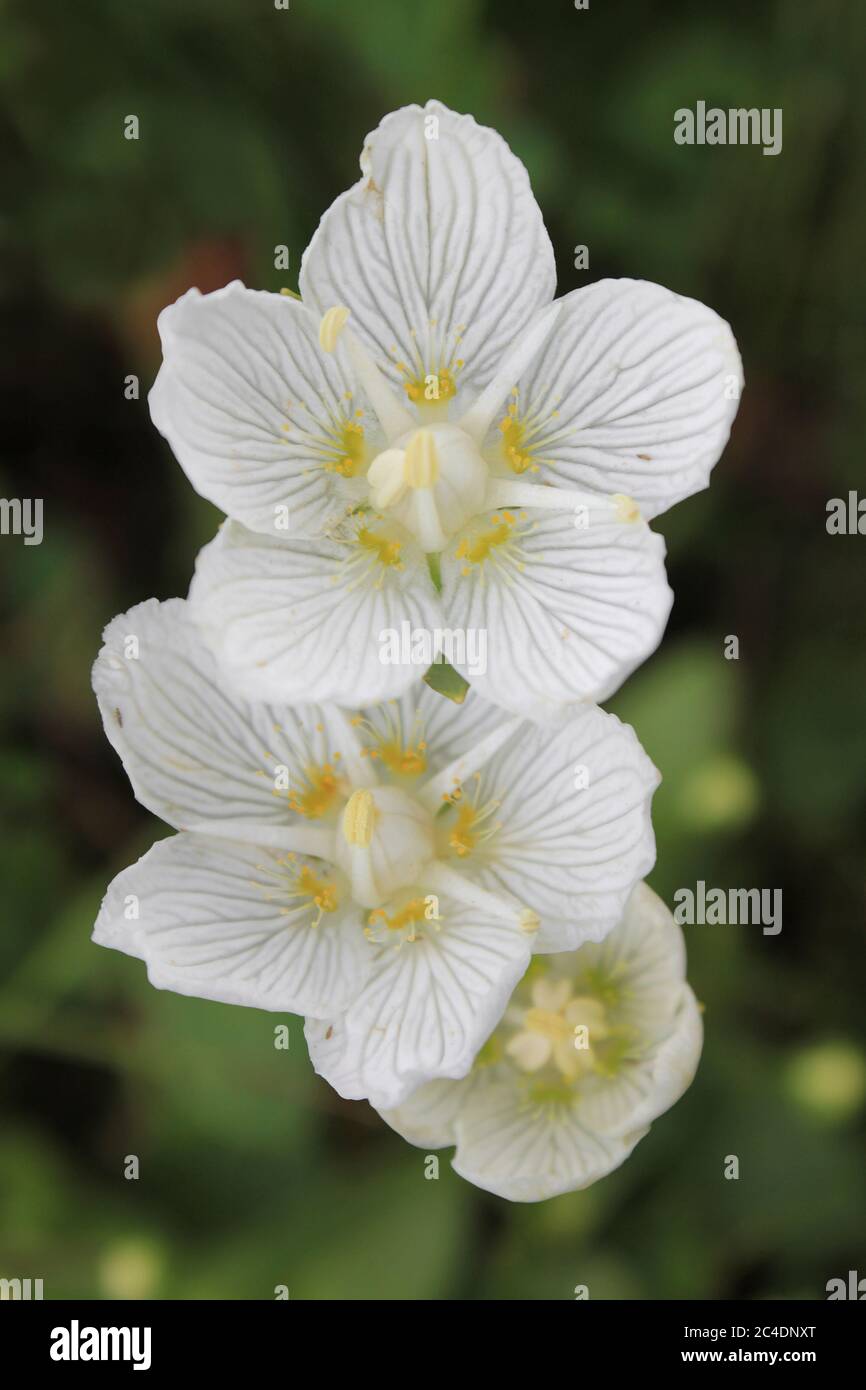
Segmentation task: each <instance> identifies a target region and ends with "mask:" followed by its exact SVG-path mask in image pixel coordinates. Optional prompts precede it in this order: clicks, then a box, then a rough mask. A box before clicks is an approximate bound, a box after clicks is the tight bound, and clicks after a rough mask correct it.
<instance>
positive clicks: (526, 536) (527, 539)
mask: <svg viewBox="0 0 866 1390" xmlns="http://www.w3.org/2000/svg"><path fill="white" fill-rule="evenodd" d="M524 515H525V517H526V518H527V519H526V520H524V521H521V522H519V523H518V525H517V526H516V527H515V534H514V536H513V538H511V539H509V540H507V541H506V542H505V543H504V544H503V545H502V546H501V548H499V549H498V550H494V552H493V553H492V554H491V555H490V556H489V557H488V558H487V559H485V560H482V562H481V563H480V564H471V563H467V562H466V560H465V558H463V557H461V556H459V555H458V554H457V550H458V548H459V546H460V544H461V541H462V540H463V539H465V535H464V536H463V537H458V538H457V540H456V542H455V543H453V544H452V545H451V547H450V548H449V549H448V550H447V551H446V552H444V553H443V556H442V601H443V604H444V607H445V612H446V615H447V620H448V624H449V626H451V627H455V628H463V629H464V630H466V631H469V630H473V631H475V632H486V634H487V670H486V672H483V673H478V672H477V671H476V673H474V674H471V679H472V683H473V685H474V686H475V688H476V690H477V691H478V693H479V695H482V696H483V697H484V698H485V699H487V700H491V701H493V702H494V703H496V704H499V705H503V706H504V707H505V708H506V709H511V710H514V711H515V712H516V713H518V714H532V713H534V712H536V711H537V710H539V709H550V710H552V709H555V708H556V707H557V706H560V705H562V704H564V703H567V702H569V701H571V700H599V701H600V700H605V699H607V698H608V696H610V695H612V694H613V693H614V691H615V690H617V689H618V688H619V686H620V685H621V684H622V682H623V681H624V680H625V678H626V677H627V676H628V675H630V674H631V672H632V671H633V670H634V669H635V667H636V666H639V665H640V663H641V662H642V661H644V660H645V659H646V657H648V656H649V655H650V653H651V652H652V651H654V650H655V648H656V646H657V645H658V642H659V640H660V638H661V635H662V633H663V631H664V627H665V623H666V622H667V619H668V614H669V612H670V607H671V602H672V599H673V595H672V594H671V591H670V589H669V588H668V585H667V581H666V578H665V570H664V553H665V552H664V542H663V540H662V538H661V537H660V536H656V535H654V534H653V532H652V531H650V529H649V527H648V526H646V525H645V523H643V522H640V521H637V522H632V523H629V524H624V523H616V522H610V523H605V522H601V521H598V522H595V523H593V524H592V525H590V526H588V527H587V528H586V529H579V528H578V527H576V526H575V525H574V518H573V517H572V515H571V514H570V513H569V512H565V513H561V512H549V511H531V512H526V513H525V514H524ZM495 524H496V521H495V515H494V516H493V517H491V518H486V519H482V520H480V521H479V523H478V525H479V526H480V527H481V532H479V531H478V530H477V529H476V530H474V531H472V532H471V534H472V535H478V534H480V533H483V530H484V528H486V527H488V526H491V525H495ZM466 534H470V533H466ZM457 665H458V669H459V670H460V671H461V674H462V675H464V676H467V677H469V676H470V672H469V668H468V667H467V666H466V665H465V664H461V663H457Z"/></svg>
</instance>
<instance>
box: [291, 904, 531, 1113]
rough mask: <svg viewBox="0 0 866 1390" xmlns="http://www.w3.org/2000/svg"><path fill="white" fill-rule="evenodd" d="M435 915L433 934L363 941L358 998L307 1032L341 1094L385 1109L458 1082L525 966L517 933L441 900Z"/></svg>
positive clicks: (319, 1064) (428, 930)
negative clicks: (365, 965) (365, 967)
mask: <svg viewBox="0 0 866 1390" xmlns="http://www.w3.org/2000/svg"><path fill="white" fill-rule="evenodd" d="M421 895H422V896H423V892H422V893H421ZM439 909H440V912H441V916H442V920H441V922H440V924H439V925H440V928H441V930H439V931H438V932H437V931H434V930H433V929H432V927H433V924H432V923H431V924H430V927H427V926H426V925H425V927H424V929H423V933H422V935H421V936H420V938H419V939H418V940H416V941H414V942H410V941H404V942H403V943H402V944H400V945H397V946H395V945H391V944H390V943H389V944H387V945H384V946H375V945H372V944H371V947H370V950H371V957H372V965H371V971H370V974H369V977H368V979H367V983H366V984H365V986H364V988H363V990H362V991H361V993H360V994H359V995H358V997H357V998H356V999H355V1000H354V1002H353V1003H352V1004H351V1005H350V1007H349V1008H348V1010H347V1011H346V1013H345V1014H343V1016H342V1017H340V1018H334V1019H333V1020H332V1022H331V1023H330V1024H329V1025H328V1029H329V1030H330V1034H329V1036H328V1037H327V1038H325V1037H324V1036H323V1033H322V1029H321V1028H318V1029H316V1030H311V1031H309V1032H308V1034H307V1040H308V1042H309V1045H310V1056H311V1058H312V1061H313V1066H314V1067H315V1068H316V1071H318V1072H319V1073H320V1074H321V1075H322V1076H324V1077H325V1079H326V1080H327V1081H329V1082H330V1083H331V1085H332V1086H334V1087H335V1089H336V1090H338V1091H339V1092H340V1094H341V1095H344V1096H347V1097H348V1098H349V1099H358V1098H359V1097H360V1096H366V1097H367V1098H368V1099H369V1100H370V1102H371V1104H373V1105H374V1106H375V1107H376V1108H377V1109H380V1110H390V1109H392V1108H394V1107H395V1106H399V1105H402V1103H403V1102H404V1101H405V1099H406V1097H407V1096H409V1095H410V1094H411V1093H412V1091H413V1090H414V1089H415V1088H416V1087H417V1086H419V1085H421V1084H422V1082H425V1081H430V1080H433V1079H434V1078H437V1077H443V1078H444V1077H449V1078H452V1079H458V1078H460V1077H463V1076H465V1075H466V1074H467V1072H468V1071H469V1069H470V1067H471V1066H472V1063H473V1060H474V1058H475V1055H476V1053H477V1052H478V1049H479V1047H480V1046H481V1044H482V1043H483V1042H484V1040H485V1039H486V1038H487V1036H488V1035H489V1033H490V1032H491V1031H492V1029H493V1028H494V1027H495V1025H496V1024H497V1023H498V1021H499V1019H500V1017H501V1016H502V1012H503V1010H504V1008H505V1005H506V1003H507V1001H508V998H509V996H510V994H511V991H512V989H513V988H514V986H515V985H516V983H517V981H518V980H519V979H520V977H521V976H522V974H523V973H524V971H525V970H526V967H527V964H528V961H529V941H528V938H527V936H526V934H525V933H524V932H522V931H521V930H520V928H519V927H518V926H517V925H516V922H515V923H514V924H510V923H508V922H506V921H504V920H502V919H499V918H494V917H487V916H485V914H484V913H482V912H480V911H478V910H477V909H473V908H466V907H462V906H460V905H459V904H456V903H454V902H452V901H450V900H449V899H447V898H445V897H442V898H440V902H439ZM325 1031H326V1032H327V1031H328V1030H325Z"/></svg>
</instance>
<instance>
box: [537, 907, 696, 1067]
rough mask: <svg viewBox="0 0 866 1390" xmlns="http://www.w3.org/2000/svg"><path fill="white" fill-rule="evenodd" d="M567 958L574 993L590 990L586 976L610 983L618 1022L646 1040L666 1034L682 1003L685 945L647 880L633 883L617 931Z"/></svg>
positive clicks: (612, 1002)
mask: <svg viewBox="0 0 866 1390" xmlns="http://www.w3.org/2000/svg"><path fill="white" fill-rule="evenodd" d="M564 960H565V961H567V963H568V975H569V978H571V979H572V980H573V981H574V989H575V993H576V994H583V993H585V992H586V990H585V989H584V987H583V986H582V983H581V981H582V980H586V981H590V980H592V979H595V980H603V981H604V982H605V983H606V984H607V986H608V988H609V989H610V990H611V991H612V995H611V1003H610V1009H611V1013H612V1016H613V1018H614V1020H615V1023H616V1025H617V1026H624V1027H626V1028H627V1029H629V1030H633V1031H634V1032H635V1033H637V1034H638V1035H639V1036H640V1037H641V1038H643V1039H646V1040H650V1039H653V1038H656V1039H662V1038H665V1037H667V1036H668V1034H669V1033H670V1031H671V1029H672V1027H673V1023H674V1019H675V1017H676V1015H677V1012H678V1010H679V1008H680V997H681V993H682V986H683V981H684V980H685V974H686V947H685V941H684V939H683V933H682V930H681V928H680V927H679V926H678V925H677V923H676V922H675V921H674V919H673V915H672V914H671V912H670V910H669V908H668V907H667V906H666V904H665V903H663V902H662V900H661V898H659V897H658V896H657V895H656V894H655V893H654V892H653V891H652V889H651V888H650V887H648V885H647V884H646V883H638V884H637V886H636V887H635V889H634V892H633V893H632V894H631V896H630V897H629V899H628V902H627V903H626V906H625V911H624V913H623V915H622V920H621V921H620V922H619V923H618V924H617V927H616V930H615V931H612V932H610V933H609V934H608V935H607V936H606V937H605V938H604V940H603V941H600V942H592V941H590V942H587V943H586V945H585V946H583V947H582V949H581V952H580V955H579V956H578V957H576V958H575V957H565V958H564ZM575 969H576V970H577V974H576V975H575Z"/></svg>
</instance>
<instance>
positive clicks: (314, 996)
mask: <svg viewBox="0 0 866 1390" xmlns="http://www.w3.org/2000/svg"><path fill="white" fill-rule="evenodd" d="M301 863H302V861H300V860H295V861H292V862H291V863H287V861H286V860H285V859H284V858H281V857H280V856H279V855H278V854H275V853H274V852H273V851H270V850H267V849H256V848H253V847H251V846H248V845H242V844H237V843H235V842H233V841H231V840H212V839H208V838H207V837H205V836H200V835H186V834H180V835H172V836H170V837H169V839H167V840H160V841H158V843H157V844H155V845H154V846H153V849H151V850H149V851H148V853H147V854H145V855H144V857H143V858H142V859H139V861H138V863H137V864H134V865H132V867H131V868H129V869H125V870H124V871H123V873H121V874H119V875H118V877H117V878H116V879H115V880H114V882H113V883H112V884H111V886H110V887H109V889H108V892H107V894H106V896H105V900H104V902H103V904H102V907H101V909H100V913H99V917H98V918H97V921H96V926H95V927H94V931H93V939H94V941H96V942H97V943H98V944H99V945H102V946H110V947H112V948H113V949H115V950H120V951H125V952H126V953H127V954H128V955H133V956H138V957H140V958H141V959H142V960H144V961H145V962H146V964H147V974H148V979H149V980H150V982H151V984H152V985H154V986H155V987H156V988H157V989H170V990H173V991H174V992H175V993H176V994H190V995H195V996H197V997H198V998H200V999H216V1000H219V1001H221V1002H222V1003H225V1004H246V1005H249V1006H251V1007H253V1008H257V1009H275V1010H279V1011H286V1012H290V1013H297V1014H313V1015H322V1014H325V1013H329V1012H331V1011H333V1010H335V1009H340V1008H344V1007H345V1006H346V1005H347V1004H348V1003H349V1002H350V1000H351V999H352V998H353V997H354V995H355V993H356V992H357V991H358V990H359V989H360V988H361V987H362V985H363V981H364V975H365V971H366V970H367V968H368V966H369V951H368V949H367V943H366V941H365V939H364V935H363V920H362V916H361V914H360V913H359V912H358V910H357V908H355V907H354V905H353V904H352V903H351V901H350V900H349V899H348V898H347V897H346V896H345V895H341V902H340V905H339V906H338V907H337V909H336V910H335V911H333V912H326V913H324V914H323V915H322V917H321V921H320V922H319V924H318V925H317V926H314V925H313V921H314V918H315V913H314V912H313V911H312V910H311V909H310V908H309V906H307V907H304V905H303V904H302V903H299V901H298V900H297V899H293V898H289V897H288V896H287V891H288V890H290V888H291V880H292V878H293V876H294V874H295V873H296V871H297V869H298V868H299V867H300V866H301ZM314 867H315V872H316V874H317V875H318V876H320V878H322V879H324V880H326V881H330V880H331V879H332V878H333V871H332V870H331V869H329V867H328V866H327V865H323V864H320V863H319V864H316V865H315V866H314ZM134 911H135V912H137V913H138V916H137V918H133V919H132V920H128V918H129V914H130V912H134Z"/></svg>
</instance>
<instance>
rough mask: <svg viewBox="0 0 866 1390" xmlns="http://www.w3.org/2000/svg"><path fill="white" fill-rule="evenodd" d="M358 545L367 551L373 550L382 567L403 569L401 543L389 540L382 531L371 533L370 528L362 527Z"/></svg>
mask: <svg viewBox="0 0 866 1390" xmlns="http://www.w3.org/2000/svg"><path fill="white" fill-rule="evenodd" d="M358 543H359V544H360V545H362V546H363V548H364V549H365V550H371V551H372V552H373V553H374V555H375V556H376V559H377V560H378V561H379V564H380V565H384V566H385V567H386V568H389V567H390V568H393V569H402V568H403V561H402V559H401V558H400V551H401V544H400V541H392V540H389V539H388V537H387V536H383V535H382V533H381V531H371V530H370V528H369V527H368V526H362V527H361V529H360V530H359V532H358Z"/></svg>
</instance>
